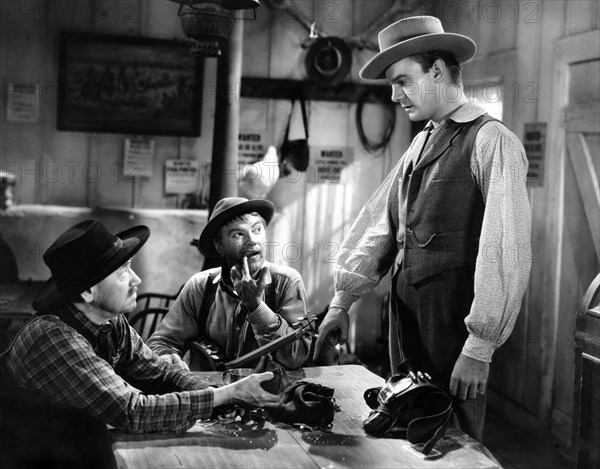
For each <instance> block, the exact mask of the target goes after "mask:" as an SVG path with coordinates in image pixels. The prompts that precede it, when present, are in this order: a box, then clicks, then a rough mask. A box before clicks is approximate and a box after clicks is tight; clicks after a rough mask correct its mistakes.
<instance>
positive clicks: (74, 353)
mask: <svg viewBox="0 0 600 469" xmlns="http://www.w3.org/2000/svg"><path fill="white" fill-rule="evenodd" d="M63 307H65V308H68V310H69V311H70V312H71V313H73V314H74V316H75V320H76V322H77V323H78V326H79V327H77V330H75V329H74V328H72V327H70V326H69V325H67V324H66V323H64V322H63V321H62V320H60V319H58V318H57V317H56V316H50V315H47V316H41V317H39V318H37V319H35V320H34V321H32V322H30V323H28V324H27V325H26V326H25V327H24V328H23V329H22V330H21V331H20V333H19V334H18V336H17V337H16V338H15V340H14V342H13V344H12V346H11V348H10V350H9V352H8V354H7V357H6V362H5V364H6V368H7V370H8V371H9V372H10V373H11V374H12V375H13V376H14V378H15V379H16V381H17V382H18V383H19V385H21V386H23V387H25V388H27V389H31V390H36V391H39V392H41V393H42V394H44V395H45V396H47V397H48V398H49V399H50V401H51V402H53V403H55V404H57V405H60V406H68V407H75V408H78V409H82V410H84V411H86V412H87V413H89V414H90V415H92V416H94V417H96V418H98V419H100V420H101V421H103V422H105V423H107V424H110V425H112V426H114V427H116V428H118V429H121V430H124V431H128V432H132V433H143V432H159V431H169V432H172V431H174V432H183V431H185V430H187V429H188V428H190V427H191V426H193V425H194V423H195V422H196V420H197V419H201V418H207V417H209V416H210V414H211V413H212V410H213V407H214V401H213V391H212V388H211V386H210V385H208V384H206V383H204V382H202V381H201V380H200V379H199V378H197V377H194V376H193V375H191V374H190V373H189V372H186V371H183V370H180V369H178V368H176V367H174V366H172V365H169V364H168V363H166V362H165V361H164V360H161V359H160V358H159V357H158V356H157V355H156V354H155V353H154V352H152V351H151V350H150V349H149V348H148V347H147V346H146V345H145V344H144V342H143V341H142V339H141V337H140V336H139V335H138V334H137V332H136V331H135V330H134V329H133V328H131V327H130V326H129V324H128V322H127V320H126V319H125V317H124V316H122V315H120V316H118V317H116V318H114V319H111V320H110V321H108V322H107V323H105V324H101V325H98V324H95V323H93V322H92V321H90V320H89V319H88V318H87V317H86V316H85V315H84V314H83V313H81V312H80V311H78V310H77V309H76V308H75V307H73V306H72V305H66V306H63ZM102 334H107V336H106V338H107V339H108V343H109V345H110V347H111V352H112V353H111V355H112V358H111V359H109V360H110V362H111V363H108V362H107V361H106V360H105V359H103V358H100V356H99V355H102V354H101V353H100V342H101V340H102V338H101V335H102ZM105 343H107V341H105ZM159 385H163V386H167V387H169V388H170V389H175V390H177V391H176V392H168V393H165V394H162V395H158V394H154V393H152V392H149V393H148V394H146V393H144V392H142V391H141V390H140V389H144V388H145V387H147V388H149V389H150V388H152V387H155V388H156V387H157V386H159Z"/></svg>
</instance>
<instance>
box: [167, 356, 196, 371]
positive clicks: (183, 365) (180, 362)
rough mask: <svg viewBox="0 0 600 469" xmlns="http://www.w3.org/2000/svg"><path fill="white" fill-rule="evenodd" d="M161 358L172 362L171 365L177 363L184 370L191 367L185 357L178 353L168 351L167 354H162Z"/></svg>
mask: <svg viewBox="0 0 600 469" xmlns="http://www.w3.org/2000/svg"><path fill="white" fill-rule="evenodd" d="M160 358H162V359H163V360H164V361H166V362H168V363H170V364H171V365H175V366H177V367H179V368H181V369H182V370H188V371H190V367H189V366H188V364H187V363H186V362H184V361H183V359H182V358H181V357H180V356H179V355H178V354H176V353H168V354H165V355H161V356H160Z"/></svg>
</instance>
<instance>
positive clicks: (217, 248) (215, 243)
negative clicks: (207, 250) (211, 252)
mask: <svg viewBox="0 0 600 469" xmlns="http://www.w3.org/2000/svg"><path fill="white" fill-rule="evenodd" d="M213 246H214V247H215V251H217V253H218V254H219V256H221V257H225V256H224V255H223V245H222V244H221V243H220V242H219V241H217V240H216V239H213Z"/></svg>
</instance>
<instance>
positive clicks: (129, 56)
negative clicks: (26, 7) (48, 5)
mask: <svg viewBox="0 0 600 469" xmlns="http://www.w3.org/2000/svg"><path fill="white" fill-rule="evenodd" d="M202 66H203V61H202V59H201V58H199V57H198V56H194V55H191V54H190V53H189V47H188V45H187V44H186V43H185V42H183V41H174V40H165V39H155V38H144V37H134V36H109V35H100V34H89V33H70V32H63V33H61V36H60V49H59V71H58V105H57V128H58V130H74V131H81V132H108V133H122V134H146V135H147V134H151V135H180V136H199V135H200V117H201V110H202V109H201V108H202Z"/></svg>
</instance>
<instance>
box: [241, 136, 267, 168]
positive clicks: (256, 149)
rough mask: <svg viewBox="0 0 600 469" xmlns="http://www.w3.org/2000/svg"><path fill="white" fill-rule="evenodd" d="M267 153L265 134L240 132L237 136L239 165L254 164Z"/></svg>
mask: <svg viewBox="0 0 600 469" xmlns="http://www.w3.org/2000/svg"><path fill="white" fill-rule="evenodd" d="M266 152H267V147H266V145H265V133H264V132H258V131H250V130H249V131H242V132H240V133H239V135H238V163H239V164H240V165H245V164H252V163H256V162H257V161H259V160H262V158H263V156H265V153H266Z"/></svg>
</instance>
